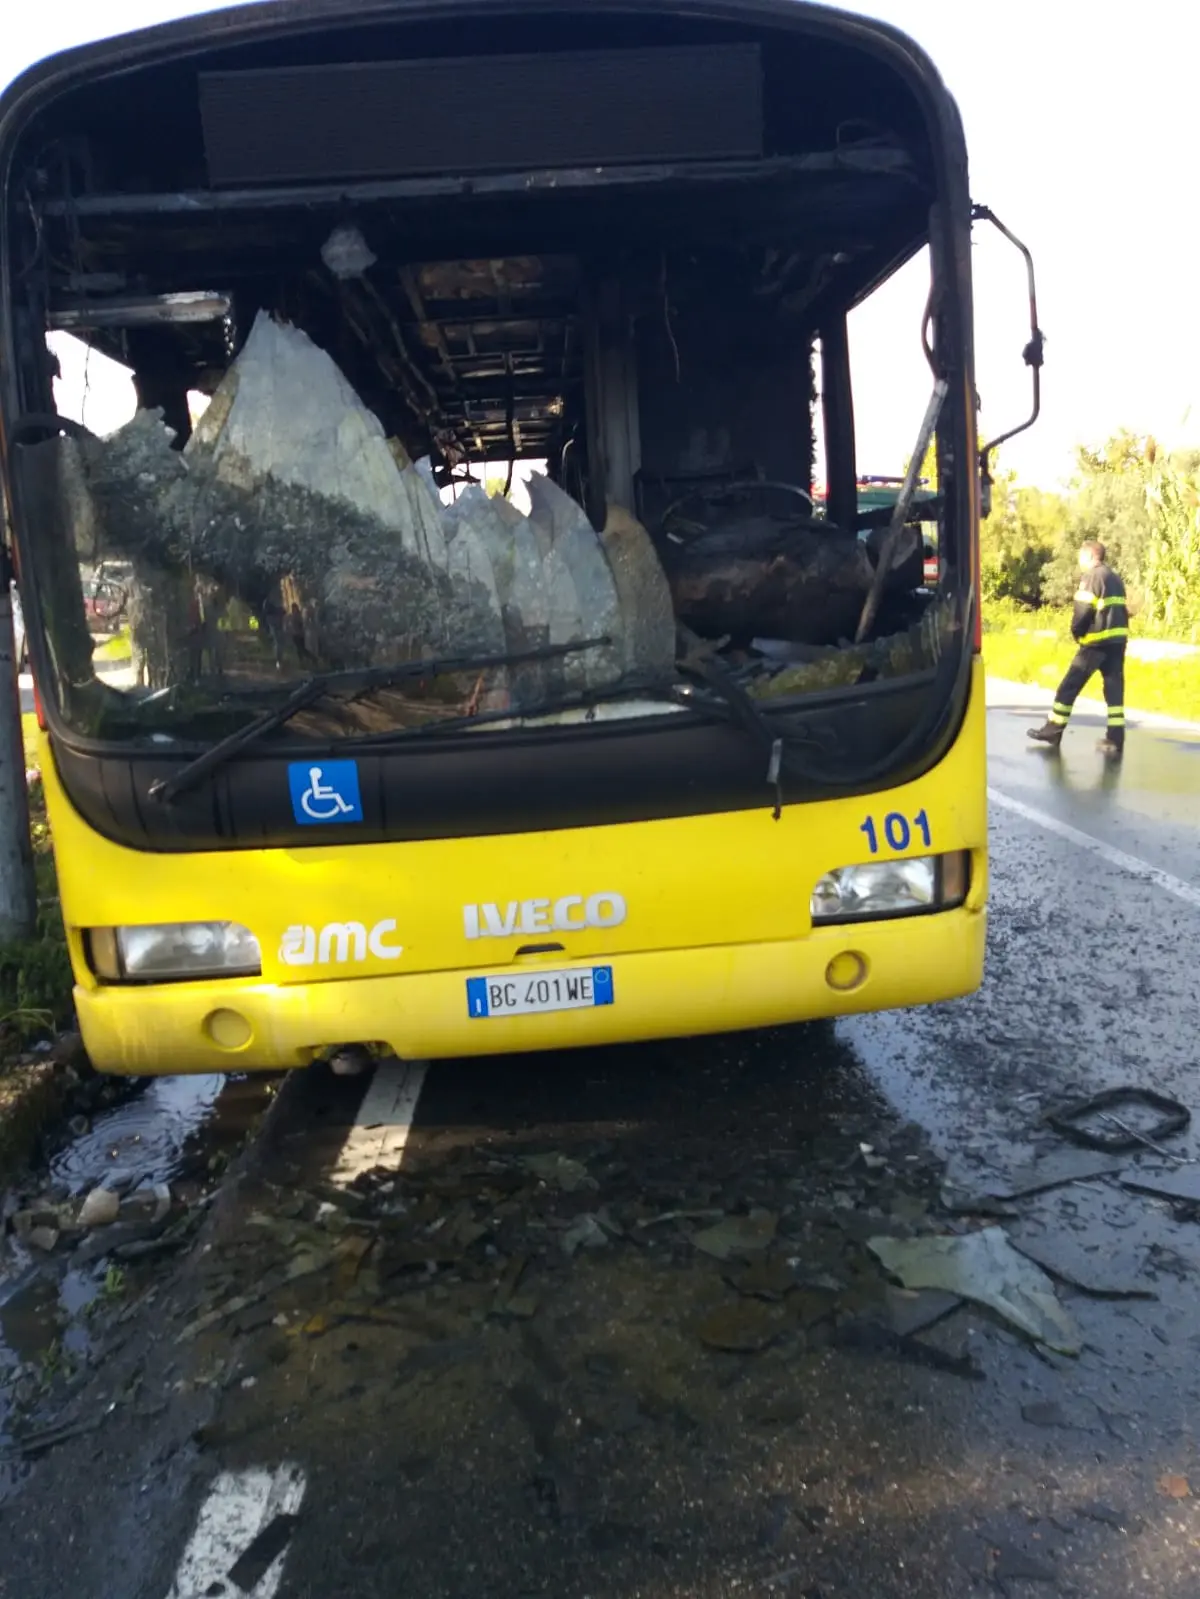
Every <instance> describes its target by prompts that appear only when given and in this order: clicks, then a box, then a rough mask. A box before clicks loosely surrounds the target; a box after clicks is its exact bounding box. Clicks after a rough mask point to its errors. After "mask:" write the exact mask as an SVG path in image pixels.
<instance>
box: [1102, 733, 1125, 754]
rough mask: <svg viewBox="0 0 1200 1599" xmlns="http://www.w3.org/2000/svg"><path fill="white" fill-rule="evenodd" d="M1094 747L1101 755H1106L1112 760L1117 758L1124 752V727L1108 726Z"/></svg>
mask: <svg viewBox="0 0 1200 1599" xmlns="http://www.w3.org/2000/svg"><path fill="white" fill-rule="evenodd" d="M1096 748H1097V749H1098V750H1099V751H1100V753H1101V755H1107V756H1108V757H1109V758H1110V759H1112V760H1119V759H1120V757H1121V756H1122V755H1124V753H1125V729H1124V728H1123V727H1110V728H1109V730H1108V732H1107V733H1106V734H1105V735H1104V737H1103V738H1102V739H1101V740H1100V742H1099V743H1098V744H1097V745H1096Z"/></svg>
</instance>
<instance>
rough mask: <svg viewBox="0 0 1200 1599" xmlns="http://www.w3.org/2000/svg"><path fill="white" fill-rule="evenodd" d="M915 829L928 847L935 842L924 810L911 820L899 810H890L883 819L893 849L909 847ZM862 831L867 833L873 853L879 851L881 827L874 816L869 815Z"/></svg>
mask: <svg viewBox="0 0 1200 1599" xmlns="http://www.w3.org/2000/svg"><path fill="white" fill-rule="evenodd" d="M914 829H915V830H916V832H917V833H918V834H919V835H920V838H921V842H922V843H923V844H924V846H925V848H926V849H929V848H931V846H932V844H933V835H932V833H931V832H930V830H929V817H928V816H927V815H926V814H925V812H924V811H918V812H917V814H916V815H915V816H914V817H913V819H912V821H911V822H910V821H909V819H908V817H907V816H902V815H901V814H900V812H899V811H889V812H888V813H887V815H886V816H885V817H884V819H883V836H884V838H885V839H886V840H887V842H888V845H889V847H890V848H891V849H907V848H908V846H909V844H910V843H911V842H912V836H913V831H914ZM859 832H860V833H865V834H866V835H867V843H868V845H869V846H870V850H871V854H872V855H878V853H879V828H878V826H877V824H876V821H875V818H874V817H873V816H868V817H867V819H866V821H865V822H864V823H863V824H862V826H861V827H860V828H859Z"/></svg>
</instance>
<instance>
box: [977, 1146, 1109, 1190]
mask: <svg viewBox="0 0 1200 1599" xmlns="http://www.w3.org/2000/svg"><path fill="white" fill-rule="evenodd" d="M1124 1166H1125V1162H1124V1160H1120V1159H1117V1158H1115V1157H1114V1156H1112V1155H1106V1154H1103V1153H1102V1152H1101V1151H1100V1150H1095V1149H1059V1150H1054V1151H1052V1152H1051V1153H1049V1154H1046V1155H1043V1156H1041V1157H1040V1158H1039V1159H1038V1160H1035V1161H1032V1162H1031V1163H1030V1164H1029V1165H1028V1166H1020V1167H1018V1168H1017V1170H1016V1171H1014V1172H1013V1174H1012V1177H1011V1178H1010V1179H1009V1181H1008V1182H1006V1183H1005V1184H1004V1186H1003V1192H1002V1193H1001V1194H1000V1196H999V1197H1001V1198H1003V1199H1032V1198H1033V1196H1034V1195H1035V1194H1044V1193H1049V1191H1050V1190H1051V1189H1053V1188H1065V1187H1066V1186H1067V1185H1068V1184H1069V1183H1085V1182H1092V1181H1094V1180H1095V1179H1096V1178H1097V1177H1115V1176H1116V1175H1117V1174H1118V1173H1119V1172H1121V1171H1122V1170H1123V1169H1124Z"/></svg>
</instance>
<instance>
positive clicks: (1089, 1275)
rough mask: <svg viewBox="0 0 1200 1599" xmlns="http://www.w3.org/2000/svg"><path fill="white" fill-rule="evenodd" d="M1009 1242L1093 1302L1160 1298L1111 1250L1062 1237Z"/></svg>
mask: <svg viewBox="0 0 1200 1599" xmlns="http://www.w3.org/2000/svg"><path fill="white" fill-rule="evenodd" d="M1009 1242H1010V1243H1011V1244H1012V1246H1013V1248H1014V1249H1016V1250H1019V1251H1020V1253H1021V1254H1022V1255H1024V1256H1025V1257H1026V1259H1027V1260H1032V1261H1033V1262H1034V1264H1035V1265H1037V1266H1040V1267H1041V1268H1042V1270H1043V1271H1044V1272H1047V1273H1048V1274H1049V1275H1050V1276H1051V1277H1054V1278H1057V1280H1058V1281H1059V1282H1060V1283H1065V1284H1066V1285H1067V1286H1068V1287H1069V1288H1076V1289H1078V1290H1079V1292H1080V1293H1083V1294H1088V1295H1089V1296H1090V1297H1091V1298H1093V1299H1157V1298H1158V1295H1157V1294H1156V1293H1155V1291H1154V1289H1153V1288H1151V1287H1149V1286H1148V1285H1147V1284H1146V1283H1145V1282H1144V1281H1142V1280H1139V1279H1140V1273H1139V1271H1138V1268H1137V1266H1136V1265H1135V1264H1134V1262H1132V1261H1126V1262H1122V1261H1121V1260H1120V1259H1119V1258H1118V1259H1114V1258H1113V1256H1112V1253H1111V1251H1110V1250H1102V1248H1101V1246H1100V1245H1094V1246H1093V1247H1092V1249H1091V1250H1088V1249H1086V1248H1084V1247H1083V1246H1082V1245H1080V1244H1078V1243H1076V1242H1075V1241H1074V1240H1073V1239H1070V1238H1067V1237H1064V1236H1061V1235H1052V1236H1047V1237H1038V1238H1032V1237H1024V1236H1021V1237H1015V1238H1012V1237H1010V1240H1009ZM1097 1257H1099V1258H1097Z"/></svg>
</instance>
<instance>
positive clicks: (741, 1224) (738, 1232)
mask: <svg viewBox="0 0 1200 1599" xmlns="http://www.w3.org/2000/svg"><path fill="white" fill-rule="evenodd" d="M778 1226H779V1218H778V1216H775V1215H772V1213H771V1212H770V1211H767V1210H752V1211H751V1212H750V1214H749V1215H748V1216H726V1217H725V1219H724V1220H723V1221H719V1222H717V1223H716V1225H715V1226H713V1227H706V1228H704V1229H703V1231H701V1232H698V1233H693V1234H692V1243H693V1245H694V1246H695V1248H697V1249H698V1250H700V1251H701V1253H702V1254H705V1255H711V1256H712V1258H713V1259H714V1260H738V1259H741V1258H743V1257H745V1256H747V1255H758V1254H761V1253H762V1251H763V1250H764V1249H766V1248H767V1246H768V1245H769V1244H770V1242H771V1240H772V1239H773V1238H774V1236H775V1230H776V1228H777V1227H778Z"/></svg>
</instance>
